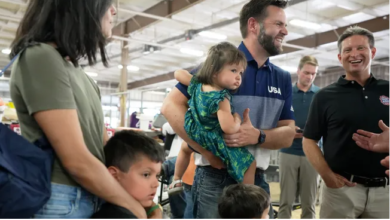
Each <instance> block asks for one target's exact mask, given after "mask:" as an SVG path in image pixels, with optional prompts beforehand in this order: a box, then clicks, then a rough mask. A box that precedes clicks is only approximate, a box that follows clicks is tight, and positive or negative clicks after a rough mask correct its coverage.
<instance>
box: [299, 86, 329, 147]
mask: <svg viewBox="0 0 390 220" xmlns="http://www.w3.org/2000/svg"><path fill="white" fill-rule="evenodd" d="M320 96H321V92H319V93H317V94H315V95H314V97H313V100H312V102H311V105H310V109H309V115H308V117H307V121H306V125H305V129H304V131H303V136H304V137H305V138H308V139H312V140H315V141H318V140H320V139H321V137H323V136H324V132H325V128H326V121H325V114H324V112H323V107H322V106H321V102H320ZM321 145H322V144H321Z"/></svg>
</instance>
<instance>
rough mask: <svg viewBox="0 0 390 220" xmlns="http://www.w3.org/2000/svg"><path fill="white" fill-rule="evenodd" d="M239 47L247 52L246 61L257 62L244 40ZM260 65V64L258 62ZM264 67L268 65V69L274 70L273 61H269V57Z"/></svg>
mask: <svg viewBox="0 0 390 220" xmlns="http://www.w3.org/2000/svg"><path fill="white" fill-rule="evenodd" d="M238 49H239V50H241V51H242V52H243V53H244V54H245V57H246V61H247V62H248V64H249V63H250V62H255V63H256V64H257V62H256V60H255V59H254V58H253V56H252V54H251V53H250V52H249V50H248V48H247V47H246V46H245V44H244V42H241V44H240V46H238ZM257 66H258V64H257ZM263 67H267V68H268V69H270V70H271V71H272V63H271V62H270V61H269V58H268V59H267V60H266V61H265V63H264V65H263Z"/></svg>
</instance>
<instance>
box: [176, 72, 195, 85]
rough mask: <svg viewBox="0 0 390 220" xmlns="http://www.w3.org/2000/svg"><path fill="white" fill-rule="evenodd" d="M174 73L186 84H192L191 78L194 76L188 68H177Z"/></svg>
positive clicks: (177, 78) (178, 79)
mask: <svg viewBox="0 0 390 220" xmlns="http://www.w3.org/2000/svg"><path fill="white" fill-rule="evenodd" d="M174 75H175V79H176V80H177V81H179V82H180V83H182V84H184V85H186V86H189V85H190V82H191V79H192V77H193V76H192V75H191V73H189V72H188V71H187V70H176V71H175V73H174Z"/></svg>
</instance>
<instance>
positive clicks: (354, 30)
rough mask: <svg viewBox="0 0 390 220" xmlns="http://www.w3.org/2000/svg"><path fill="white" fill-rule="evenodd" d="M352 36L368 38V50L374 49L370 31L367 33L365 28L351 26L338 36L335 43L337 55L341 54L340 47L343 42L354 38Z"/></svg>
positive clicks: (373, 39)
mask: <svg viewBox="0 0 390 220" xmlns="http://www.w3.org/2000/svg"><path fill="white" fill-rule="evenodd" d="M354 35H361V36H366V37H367V38H368V44H369V45H370V48H373V47H375V38H374V35H373V34H372V32H371V31H369V30H367V29H365V28H362V27H359V26H353V27H349V28H347V30H345V31H344V32H343V33H342V34H341V35H340V37H339V40H338V41H337V46H338V48H339V53H341V49H342V48H341V47H342V43H343V41H344V40H345V39H347V38H349V37H352V36H354Z"/></svg>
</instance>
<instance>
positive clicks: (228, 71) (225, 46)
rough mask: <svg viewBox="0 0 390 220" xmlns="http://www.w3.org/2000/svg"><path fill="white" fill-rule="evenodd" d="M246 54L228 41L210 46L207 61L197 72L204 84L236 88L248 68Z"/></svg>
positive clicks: (198, 77) (230, 88)
mask: <svg viewBox="0 0 390 220" xmlns="http://www.w3.org/2000/svg"><path fill="white" fill-rule="evenodd" d="M246 65H247V61H246V58H245V54H244V53H243V52H241V51H240V50H238V48H237V47H235V46H234V45H232V44H231V43H228V42H222V43H219V44H217V45H214V46H212V47H211V48H210V50H209V52H208V56H207V59H206V61H205V62H204V63H203V65H202V67H201V68H200V70H199V72H198V73H197V74H196V77H197V79H198V81H199V82H200V83H202V84H206V85H213V86H218V87H221V88H223V89H229V90H236V89H238V87H239V86H240V85H241V77H242V74H243V73H244V70H245V68H246Z"/></svg>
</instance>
